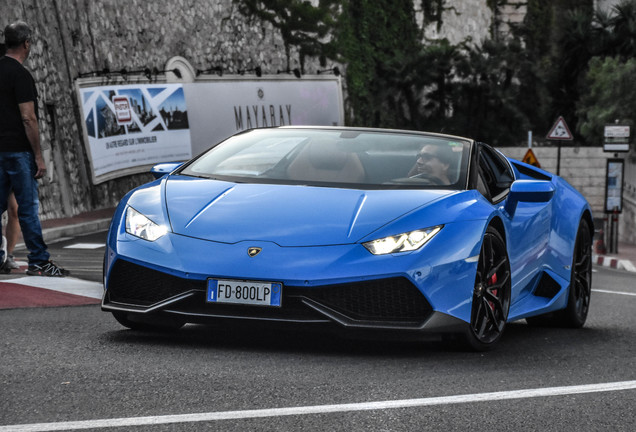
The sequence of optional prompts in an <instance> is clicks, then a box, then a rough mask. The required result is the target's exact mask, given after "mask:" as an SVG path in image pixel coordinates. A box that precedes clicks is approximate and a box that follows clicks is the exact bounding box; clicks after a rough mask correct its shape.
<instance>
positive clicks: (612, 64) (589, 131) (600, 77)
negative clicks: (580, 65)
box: [577, 57, 636, 145]
mask: <svg viewBox="0 0 636 432" xmlns="http://www.w3.org/2000/svg"><path fill="white" fill-rule="evenodd" d="M634 77H636V59H634V58H631V59H629V60H627V61H622V60H621V59H619V58H616V57H607V58H605V59H603V58H600V57H595V58H593V59H592V61H591V62H590V69H589V71H588V73H587V77H586V86H587V92H586V93H585V94H584V95H583V97H582V98H581V100H580V101H579V103H578V105H577V113H578V115H579V117H580V118H581V121H580V122H579V125H578V131H579V133H580V134H581V135H582V136H583V137H584V138H585V139H586V141H587V142H588V143H589V144H592V145H600V144H601V143H602V142H603V129H604V126H605V125H606V124H613V123H614V121H615V120H617V119H618V120H621V121H627V122H628V123H629V124H631V123H632V122H633V120H634V118H635V117H636V86H634Z"/></svg>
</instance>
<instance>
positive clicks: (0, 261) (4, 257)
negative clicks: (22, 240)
mask: <svg viewBox="0 0 636 432" xmlns="http://www.w3.org/2000/svg"><path fill="white" fill-rule="evenodd" d="M0 249H2V259H0V269H2V268H4V263H5V262H6V261H7V256H8V255H9V253H8V252H7V238H6V237H5V236H2V244H1V245H0Z"/></svg>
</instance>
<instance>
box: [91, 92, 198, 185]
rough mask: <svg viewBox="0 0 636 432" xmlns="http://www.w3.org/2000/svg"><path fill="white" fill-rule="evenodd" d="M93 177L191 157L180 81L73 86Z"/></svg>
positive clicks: (99, 178)
mask: <svg viewBox="0 0 636 432" xmlns="http://www.w3.org/2000/svg"><path fill="white" fill-rule="evenodd" d="M79 96H80V101H81V104H82V105H81V106H82V115H83V126H84V131H85V139H86V141H87V150H88V155H89V160H90V163H91V169H92V175H93V183H95V184H98V183H101V182H104V181H106V180H109V179H112V178H116V177H121V176H123V175H128V174H134V173H138V172H145V171H147V170H148V167H149V166H151V165H154V164H156V163H159V162H170V161H181V160H187V159H189V158H190V157H192V145H191V140H190V127H189V121H188V110H187V106H186V102H185V97H184V91H183V86H182V85H181V84H159V85H151V84H132V85H107V86H98V87H83V88H80V89H79Z"/></svg>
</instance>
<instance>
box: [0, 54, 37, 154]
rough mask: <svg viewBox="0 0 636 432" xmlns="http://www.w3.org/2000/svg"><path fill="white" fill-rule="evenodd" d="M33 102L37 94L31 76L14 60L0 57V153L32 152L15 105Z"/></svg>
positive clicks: (18, 110)
mask: <svg viewBox="0 0 636 432" xmlns="http://www.w3.org/2000/svg"><path fill="white" fill-rule="evenodd" d="M30 101H33V103H34V105H35V106H34V108H35V115H36V116H37V115H38V112H37V106H38V92H37V89H36V88H35V81H34V80H33V77H32V76H31V73H30V72H29V71H28V70H26V69H25V68H24V66H22V65H21V64H20V62H19V61H17V60H16V59H14V58H11V57H7V56H3V57H0V152H18V151H32V150H31V144H30V143H29V140H28V139H27V136H26V131H25V130H24V123H22V116H21V115H20V108H19V107H18V104H21V103H24V102H30Z"/></svg>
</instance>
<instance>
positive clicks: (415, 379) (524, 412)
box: [0, 233, 636, 432]
mask: <svg viewBox="0 0 636 432" xmlns="http://www.w3.org/2000/svg"><path fill="white" fill-rule="evenodd" d="M100 235H102V236H103V235H104V234H103V233H101V234H97V235H95V236H96V237H90V238H83V239H74V240H72V241H74V242H77V241H78V240H81V241H86V242H87V243H91V242H93V241H95V239H99V238H100V237H99V236H100ZM102 240H103V237H102ZM72 241H71V240H69V242H72ZM68 244H70V243H64V242H60V243H56V244H53V245H51V251H52V253H53V255H54V257H56V258H57V259H58V261H60V263H62V264H63V265H66V266H67V267H68V268H70V269H71V270H72V271H73V272H74V275H75V276H79V275H80V274H81V275H83V276H84V277H86V278H87V279H89V278H90V279H91V280H96V281H99V280H100V278H101V256H102V254H103V249H102V250H97V249H95V250H88V251H87V250H79V251H78V250H75V249H65V248H64V246H65V245H68ZM89 273H90V274H89ZM635 281H636V274H629V273H625V272H621V271H616V270H607V269H604V268H597V269H596V272H595V273H594V290H595V291H594V292H593V295H592V307H591V310H590V315H589V317H588V323H587V325H586V326H585V328H583V329H580V330H570V329H549V328H533V327H529V326H527V325H526V324H525V322H519V323H513V324H511V325H510V326H509V327H508V329H507V330H506V334H505V336H504V338H503V340H502V341H501V344H500V345H499V347H498V349H496V350H495V351H492V352H488V353H467V352H461V351H452V350H448V348H447V347H445V346H443V345H441V344H438V343H433V342H429V343H412V342H410V343H391V342H367V341H351V340H343V339H340V338H337V337H333V336H330V335H321V334H308V333H303V334H295V333H290V332H281V331H271V330H268V329H264V328H254V329H250V330H233V329H227V328H219V327H204V326H194V325H191V326H186V327H185V328H184V329H182V330H181V331H179V332H175V333H171V334H152V333H151V334H146V333H140V332H135V331H131V330H125V329H124V328H122V327H121V326H120V325H119V324H117V323H116V322H115V320H114V319H113V318H112V317H111V316H110V314H108V313H104V312H101V311H100V308H99V306H78V307H62V308H34V309H13V310H0V331H1V333H0V334H1V336H0V353H1V354H0V359H1V362H0V432H3V431H6V430H72V429H77V428H80V427H82V428H85V429H89V430H115V431H124V430H126V431H129V430H133V431H200V430H223V431H226V430H227V431H252V430H253V431H270V430H271V431H281V430H284V431H288V430H294V431H295V430H305V431H314V430H316V431H326V430H339V431H340V430H346V431H350V430H351V431H394V430H396V431H398V430H408V431H410V430H418V431H422V430H431V431H432V430H435V431H438V430H443V431H460V430H461V431H465V430H468V429H470V430H476V431H485V430H488V431H509V430H513V429H514V430H522V431H523V430H528V431H529V430H533V431H534V430H543V431H570V430H576V431H599V430H603V431H604V430H612V431H633V430H636V413H635V412H634V407H636V343H635V341H636V283H635ZM604 291H609V292H604ZM630 294H631V295H630ZM626 382H627V384H625V383H626ZM608 383H609V384H608ZM615 383H622V384H621V385H623V386H625V385H626V386H627V387H626V389H623V390H620V388H622V387H621V385H616V384H615ZM582 385H586V386H587V385H591V386H590V387H585V388H581V387H578V386H582ZM617 388H619V389H618V390H617ZM532 389H536V391H534V392H528V391H527V390H532ZM514 391H521V392H518V393H515V392H514ZM493 392H502V393H498V394H496V395H493V394H492V393H493ZM461 395H463V397H453V396H461ZM387 401H399V402H398V403H397V404H395V405H396V407H393V406H392V405H391V404H390V403H388V402H387ZM350 404H353V405H350ZM325 405H331V407H328V409H327V408H325V407H324V406H325ZM289 407H296V409H294V410H282V409H281V408H289ZM244 410H250V411H244ZM251 410H254V411H251ZM237 411H240V412H237ZM219 413H221V414H219ZM187 414H189V415H190V416H185V417H184V416H183V415H187ZM140 417H142V418H141V419H139V418H140ZM113 419H118V420H113ZM78 421H79V422H81V421H84V423H68V422H78ZM38 423H44V424H46V425H44V426H43V425H39V426H37V425H33V424H38ZM20 424H29V425H31V426H29V427H28V428H26V427H25V428H18V427H17V426H16V425H20ZM137 424H141V425H139V426H136V425H137ZM103 427H109V428H110V429H104V428H103ZM56 428H57V429H56Z"/></svg>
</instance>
